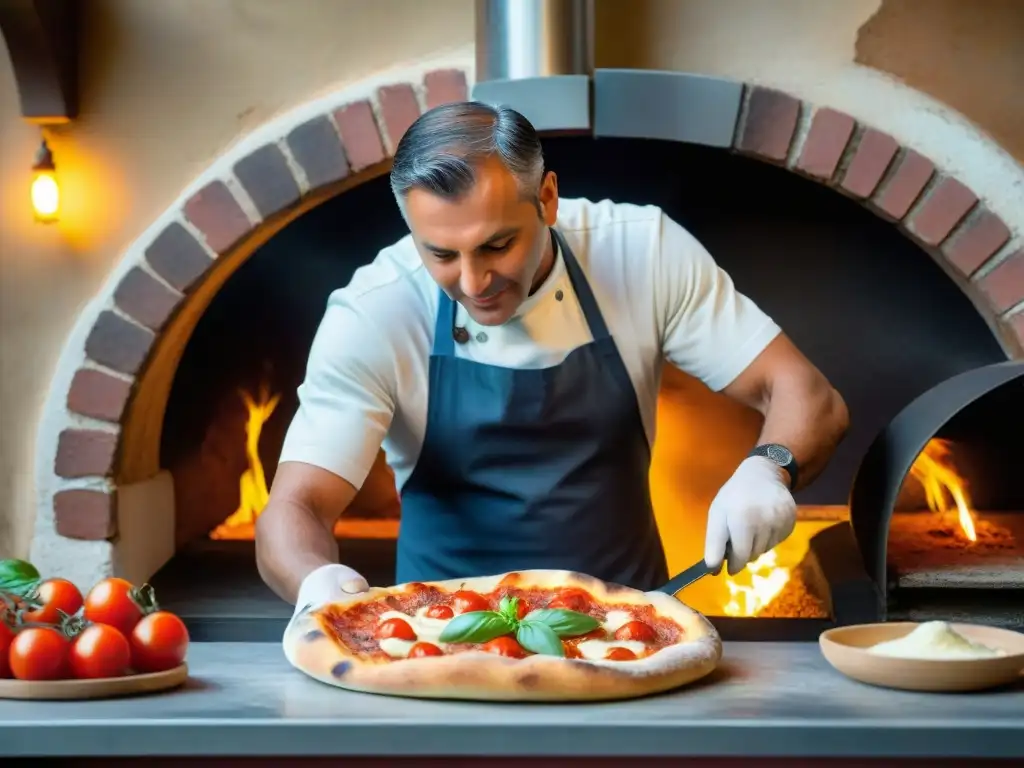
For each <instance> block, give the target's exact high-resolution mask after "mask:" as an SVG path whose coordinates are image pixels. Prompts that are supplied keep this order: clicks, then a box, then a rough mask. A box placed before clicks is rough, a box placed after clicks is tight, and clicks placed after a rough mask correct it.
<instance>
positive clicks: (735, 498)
mask: <svg viewBox="0 0 1024 768" xmlns="http://www.w3.org/2000/svg"><path fill="white" fill-rule="evenodd" d="M786 478H788V474H787V472H786V470H784V469H782V468H781V467H779V466H778V465H777V464H775V463H773V462H771V461H769V460H768V459H766V458H764V457H763V456H751V457H749V458H747V459H745V460H744V461H743V463H741V464H740V465H739V466H738V467H737V468H736V471H735V472H734V473H733V475H732V477H730V478H729V479H728V480H727V481H726V483H725V485H723V486H722V488H721V489H720V490H719V491H718V495H717V496H715V500H714V501H712V502H711V509H710V510H709V511H708V530H707V537H706V538H705V540H704V561H705V562H706V563H707V565H708V567H709V568H710V569H711V571H712V573H714V572H717V571H718V568H719V567H720V566H721V564H722V560H723V559H725V557H726V548H727V547H728V550H729V553H728V560H729V562H728V566H729V573H730V575H731V574H736V573H739V572H740V571H741V570H743V567H744V566H745V565H746V564H747V563H749V562H751V561H753V560H756V559H757V558H759V557H760V556H761V555H763V554H764V553H765V552H767V551H768V550H770V549H772V548H773V547H775V546H776V545H777V544H778V543H779V542H781V541H783V540H785V538H786V537H787V536H789V534H791V533H792V532H793V526H794V525H795V524H796V502H795V501H794V500H793V495H792V494H791V493H790V492H789V487H788V484H787V482H786Z"/></svg>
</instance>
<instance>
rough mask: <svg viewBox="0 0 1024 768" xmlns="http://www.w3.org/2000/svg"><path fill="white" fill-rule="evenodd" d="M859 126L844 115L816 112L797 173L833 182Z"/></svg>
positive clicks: (822, 110) (832, 112)
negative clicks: (840, 162)
mask: <svg viewBox="0 0 1024 768" xmlns="http://www.w3.org/2000/svg"><path fill="white" fill-rule="evenodd" d="M855 126H856V123H855V122H854V120H853V118H852V117H850V116H849V115H847V114H845V113H843V112H837V111H836V110H834V109H828V108H825V109H819V110H818V111H817V112H815V113H814V118H813V119H812V120H811V129H810V131H808V133H807V140H806V141H805V142H804V146H803V149H801V151H800V159H799V160H797V164H796V167H797V170H800V171H803V172H804V173H806V174H807V175H808V176H812V177H814V178H816V179H821V180H823V181H827V180H828V179H831V178H832V174H834V173H835V172H836V168H837V167H839V161H840V160H841V159H842V157H843V152H844V151H845V150H846V145H847V144H849V143H850V137H851V136H853V129H854V127H855Z"/></svg>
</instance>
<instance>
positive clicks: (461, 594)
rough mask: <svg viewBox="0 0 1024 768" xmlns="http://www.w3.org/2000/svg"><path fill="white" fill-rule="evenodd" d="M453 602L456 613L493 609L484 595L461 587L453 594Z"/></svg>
mask: <svg viewBox="0 0 1024 768" xmlns="http://www.w3.org/2000/svg"><path fill="white" fill-rule="evenodd" d="M452 603H453V604H454V608H455V612H456V613H470V612H471V611H489V610H491V606H490V604H488V602H487V599H486V598H485V597H484V596H483V595H481V594H480V593H478V592H470V591H469V590H468V589H460V590H459V591H458V592H456V593H455V594H454V595H452Z"/></svg>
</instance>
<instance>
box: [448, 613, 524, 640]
mask: <svg viewBox="0 0 1024 768" xmlns="http://www.w3.org/2000/svg"><path fill="white" fill-rule="evenodd" d="M514 631H515V625H514V624H513V623H512V622H511V621H509V620H508V618H506V617H505V616H503V615H502V614H500V613H496V612H495V611H469V612H468V613H460V614H459V615H458V616H456V617H455V618H454V619H452V620H451V621H449V622H448V625H447V626H446V627H445V628H444V630H443V631H442V632H441V636H440V637H438V640H440V641H441V642H442V643H486V642H487V641H488V640H493V639H494V638H496V637H501V636H502V635H507V634H509V633H511V632H514Z"/></svg>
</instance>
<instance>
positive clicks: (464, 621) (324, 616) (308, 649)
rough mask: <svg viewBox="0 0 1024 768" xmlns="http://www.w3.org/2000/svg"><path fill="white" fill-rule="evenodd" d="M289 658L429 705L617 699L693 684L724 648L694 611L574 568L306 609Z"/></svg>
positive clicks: (384, 592) (333, 680)
mask: <svg viewBox="0 0 1024 768" xmlns="http://www.w3.org/2000/svg"><path fill="white" fill-rule="evenodd" d="M283 642H284V652H285V656H286V657H287V659H288V661H289V662H290V663H291V664H292V666H294V667H295V668H297V669H298V670H300V671H302V672H304V673H305V674H307V675H309V676H310V677H313V678H315V679H316V680H320V681H321V682H324V683H327V684H329V685H334V686H337V687H340V688H346V689H349V690H354V691H364V692H369V693H379V694H388V695H393V696H409V697H418V698H435V699H442V698H443V699H477V700H495V701H582V700H610V699H625V698H632V697H636V696H642V695H645V694H650V693H657V692H661V691H666V690H669V689H671V688H676V687H679V686H682V685H685V684H687V683H691V682H693V681H695V680H698V679H700V678H702V677H704V676H705V675H707V674H709V673H710V672H711V671H713V670H714V669H715V667H716V666H717V665H718V662H719V660H720V659H721V656H722V641H721V638H720V637H719V635H718V632H717V631H716V630H715V628H714V627H713V626H712V625H711V623H710V622H709V621H708V620H707V619H706V618H705V617H704V616H702V615H701V614H700V613H698V612H696V611H694V610H693V609H692V608H689V607H688V606H686V605H685V604H683V603H682V602H680V601H679V600H677V599H676V598H674V597H672V596H670V595H668V594H665V593H663V592H641V591H639V590H636V589H631V588H629V587H623V586H619V585H616V584H610V583H607V582H604V581H601V580H600V579H596V578H594V577H592V576H587V575H585V574H580V573H575V572H571V571H552V570H524V571H519V572H513V573H506V574H500V575H497V576H488V577H480V578H471V579H457V580H450V581H436V582H411V583H408V584H400V585H397V586H394V587H386V588H381V587H373V588H371V589H370V590H369V591H367V592H364V593H361V594H358V595H353V596H352V598H351V599H346V600H344V601H342V602H337V603H330V604H327V605H323V606H319V607H316V606H305V607H304V608H303V609H302V610H300V611H298V612H297V613H296V614H295V616H294V617H293V619H292V620H291V622H290V623H289V625H288V627H287V629H286V630H285V635H284V641H283Z"/></svg>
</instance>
